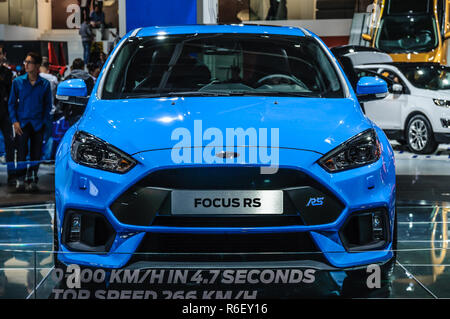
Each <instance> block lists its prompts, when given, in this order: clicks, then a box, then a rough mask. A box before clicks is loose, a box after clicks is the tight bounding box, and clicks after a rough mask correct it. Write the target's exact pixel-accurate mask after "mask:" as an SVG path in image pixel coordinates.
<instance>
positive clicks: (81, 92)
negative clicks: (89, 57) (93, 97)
mask: <svg viewBox="0 0 450 319" xmlns="http://www.w3.org/2000/svg"><path fill="white" fill-rule="evenodd" d="M87 95H88V90H87V87H86V83H85V82H84V81H83V80H82V79H71V80H67V81H64V82H61V83H60V84H59V85H58V88H57V90H56V99H57V100H58V101H60V102H63V103H67V104H72V105H77V106H82V107H86V105H87V102H88V100H89V97H88V96H87Z"/></svg>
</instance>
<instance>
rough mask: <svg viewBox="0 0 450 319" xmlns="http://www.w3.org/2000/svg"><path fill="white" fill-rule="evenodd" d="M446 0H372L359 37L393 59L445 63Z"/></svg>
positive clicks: (447, 35) (447, 30) (446, 44)
mask: <svg viewBox="0 0 450 319" xmlns="http://www.w3.org/2000/svg"><path fill="white" fill-rule="evenodd" d="M448 5H449V4H448V1H442V0H431V1H420V0H416V1H404V0H374V2H373V11H372V18H371V25H370V28H369V31H368V33H367V34H362V38H363V39H364V40H366V41H368V42H369V43H370V46H372V47H374V48H377V49H380V50H382V51H383V52H387V53H389V54H390V55H391V57H392V59H394V61H395V62H437V63H441V64H443V65H445V64H446V63H447V51H448V41H447V40H448V38H449V37H450V33H449V29H448V25H449V16H448V12H449V11H448V10H449V9H448Z"/></svg>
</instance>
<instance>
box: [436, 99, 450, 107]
mask: <svg viewBox="0 0 450 319" xmlns="http://www.w3.org/2000/svg"><path fill="white" fill-rule="evenodd" d="M433 102H434V104H436V105H437V106H442V107H450V101H448V100H441V99H433Z"/></svg>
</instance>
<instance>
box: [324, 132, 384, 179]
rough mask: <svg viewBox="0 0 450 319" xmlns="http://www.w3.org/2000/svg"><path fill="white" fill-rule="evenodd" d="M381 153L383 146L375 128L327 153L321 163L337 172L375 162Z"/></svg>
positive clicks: (329, 169) (327, 168)
mask: <svg viewBox="0 0 450 319" xmlns="http://www.w3.org/2000/svg"><path fill="white" fill-rule="evenodd" d="M380 154H381V147H380V143H379V142H378V138H377V135H376V133H375V130H373V129H369V130H367V131H364V132H362V133H360V134H358V135H356V136H355V137H352V138H351V139H349V140H348V141H346V142H344V143H343V144H341V145H340V146H338V147H337V148H335V149H334V150H332V151H330V152H328V153H327V154H325V155H324V156H323V157H322V158H321V159H320V160H319V164H320V165H321V166H322V167H323V168H324V169H325V170H327V171H328V172H331V173H335V172H339V171H343V170H347V169H351V168H356V167H360V166H364V165H368V164H371V163H374V162H376V161H378V159H379V158H380Z"/></svg>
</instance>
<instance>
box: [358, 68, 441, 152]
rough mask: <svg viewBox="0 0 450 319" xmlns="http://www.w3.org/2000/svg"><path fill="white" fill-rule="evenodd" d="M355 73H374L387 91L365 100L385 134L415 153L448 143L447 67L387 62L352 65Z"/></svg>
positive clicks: (428, 150)
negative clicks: (380, 98)
mask: <svg viewBox="0 0 450 319" xmlns="http://www.w3.org/2000/svg"><path fill="white" fill-rule="evenodd" d="M355 71H356V73H357V76H358V77H362V76H368V75H375V74H376V75H378V76H379V77H381V78H383V79H384V80H385V81H386V82H387V83H388V88H389V95H388V96H387V97H386V98H385V99H382V100H377V101H370V102H365V103H364V104H363V105H362V106H363V108H364V111H365V113H366V115H367V116H368V117H369V118H370V119H371V120H373V121H374V122H375V123H376V124H377V125H378V126H379V127H381V128H382V129H383V130H384V131H385V132H386V135H387V136H388V137H389V138H391V139H395V140H397V141H398V142H399V143H401V144H407V145H408V147H409V149H410V150H411V151H412V152H414V153H418V154H430V153H433V152H434V151H436V149H437V147H438V145H439V143H450V67H446V66H442V65H440V64H437V63H388V64H367V65H357V66H355Z"/></svg>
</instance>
